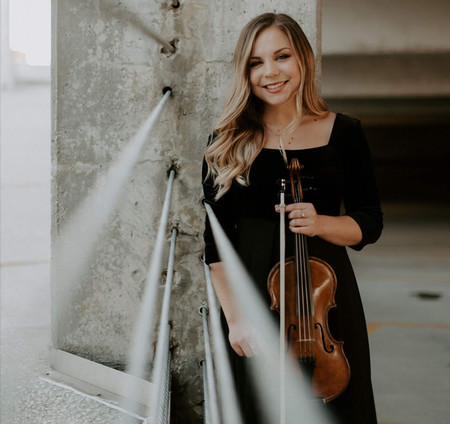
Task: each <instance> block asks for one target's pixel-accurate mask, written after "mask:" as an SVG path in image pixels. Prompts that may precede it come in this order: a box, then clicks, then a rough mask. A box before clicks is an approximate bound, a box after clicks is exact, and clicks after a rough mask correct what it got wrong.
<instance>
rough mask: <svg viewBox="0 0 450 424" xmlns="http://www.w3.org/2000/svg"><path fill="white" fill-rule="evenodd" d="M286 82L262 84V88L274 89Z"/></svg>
mask: <svg viewBox="0 0 450 424" xmlns="http://www.w3.org/2000/svg"><path fill="white" fill-rule="evenodd" d="M286 83H287V81H280V82H275V83H273V84H267V85H264V88H266V89H267V90H270V91H272V90H276V89H278V88H280V87H282V86H283V85H285V84H286Z"/></svg>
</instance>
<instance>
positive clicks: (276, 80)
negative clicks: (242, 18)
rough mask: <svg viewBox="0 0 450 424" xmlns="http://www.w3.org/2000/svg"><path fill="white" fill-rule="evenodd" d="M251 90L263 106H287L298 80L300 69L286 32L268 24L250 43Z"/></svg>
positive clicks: (295, 90)
mask: <svg viewBox="0 0 450 424" xmlns="http://www.w3.org/2000/svg"><path fill="white" fill-rule="evenodd" d="M249 67H250V87H251V90H252V93H253V94H254V95H255V96H256V97H258V98H259V99H261V100H262V101H263V102H264V104H265V105H266V106H275V107H277V106H290V107H293V108H294V110H295V97H296V94H297V92H298V88H299V86H300V83H301V74H300V68H299V66H298V63H297V60H296V59H295V56H294V50H293V48H292V45H291V42H290V41H289V38H288V37H287V35H286V34H285V33H284V32H283V31H282V30H281V29H280V28H278V27H277V26H270V27H268V28H266V29H264V30H263V31H261V33H260V34H259V35H258V37H257V38H256V40H255V42H254V43H253V48H252V52H251V54H250V60H249Z"/></svg>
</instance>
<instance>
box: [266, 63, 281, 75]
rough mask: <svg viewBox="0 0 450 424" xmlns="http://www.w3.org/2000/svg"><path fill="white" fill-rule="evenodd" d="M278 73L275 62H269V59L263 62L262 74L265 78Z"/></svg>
mask: <svg viewBox="0 0 450 424" xmlns="http://www.w3.org/2000/svg"><path fill="white" fill-rule="evenodd" d="M278 74H279V70H278V67H277V65H276V63H274V62H270V61H268V62H266V63H265V67H264V76H265V77H266V78H271V77H273V76H275V75H278Z"/></svg>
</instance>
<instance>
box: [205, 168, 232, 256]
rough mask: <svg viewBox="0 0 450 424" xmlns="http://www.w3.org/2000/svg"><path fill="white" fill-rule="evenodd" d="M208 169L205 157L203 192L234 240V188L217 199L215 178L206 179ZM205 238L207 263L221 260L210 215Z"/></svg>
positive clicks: (225, 229) (207, 220) (206, 200)
mask: <svg viewBox="0 0 450 424" xmlns="http://www.w3.org/2000/svg"><path fill="white" fill-rule="evenodd" d="M207 171H208V166H207V164H206V161H205V159H203V166H202V181H203V193H204V200H205V202H206V203H208V204H209V205H210V206H211V208H212V210H213V211H214V214H215V215H216V217H217V219H218V221H219V223H220V225H221V226H222V228H223V230H224V231H225V234H226V235H227V237H228V238H229V239H230V240H231V242H233V241H234V240H235V234H236V225H235V222H236V219H235V209H234V207H233V193H232V188H231V189H230V190H229V191H228V192H227V193H225V194H224V195H223V196H222V197H221V198H220V199H219V200H215V199H214V197H215V195H216V188H215V187H214V185H213V180H212V178H211V177H209V178H208V179H206V180H205V178H206V174H207ZM203 238H204V241H205V261H206V263H207V264H210V263H213V262H219V261H220V257H219V254H218V252H217V247H216V243H215V242H214V236H213V233H212V230H211V224H210V222H209V219H208V216H206V220H205V231H204V233H203Z"/></svg>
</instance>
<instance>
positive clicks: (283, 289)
mask: <svg viewBox="0 0 450 424" xmlns="http://www.w3.org/2000/svg"><path fill="white" fill-rule="evenodd" d="M285 192H286V180H281V189H280V424H285V422H286V337H285V327H286V299H285V297H286V296H285V295H286V276H285V262H286V234H285V215H284V213H285V212H284V210H285V206H286V205H285V201H284V194H285Z"/></svg>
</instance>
